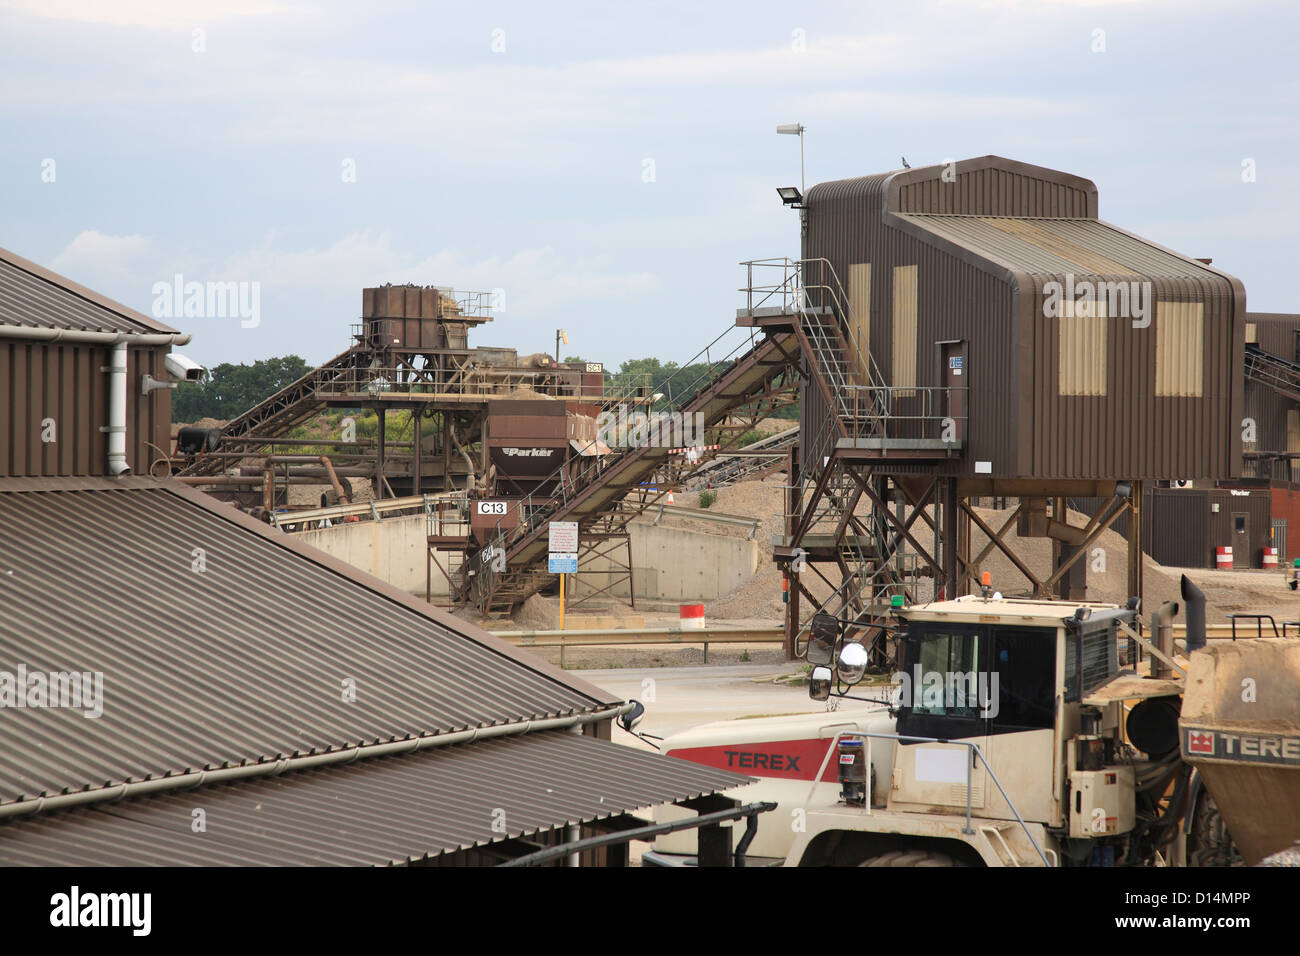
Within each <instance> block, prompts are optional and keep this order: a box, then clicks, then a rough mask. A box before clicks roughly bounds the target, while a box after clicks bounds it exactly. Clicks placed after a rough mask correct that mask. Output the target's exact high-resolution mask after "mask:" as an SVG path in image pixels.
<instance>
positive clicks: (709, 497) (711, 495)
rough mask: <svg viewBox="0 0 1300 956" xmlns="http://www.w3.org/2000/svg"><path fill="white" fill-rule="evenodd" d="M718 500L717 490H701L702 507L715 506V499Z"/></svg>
mask: <svg viewBox="0 0 1300 956" xmlns="http://www.w3.org/2000/svg"><path fill="white" fill-rule="evenodd" d="M717 500H718V493H717V492H716V491H701V492H700V507H701V508H711V507H713V503H714V502H715V501H717Z"/></svg>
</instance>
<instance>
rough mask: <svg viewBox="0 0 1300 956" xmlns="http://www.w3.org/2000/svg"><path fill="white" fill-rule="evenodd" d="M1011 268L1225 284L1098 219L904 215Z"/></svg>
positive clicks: (1199, 267) (1198, 265) (1199, 266)
mask: <svg viewBox="0 0 1300 956" xmlns="http://www.w3.org/2000/svg"><path fill="white" fill-rule="evenodd" d="M899 218H900V219H902V220H904V221H906V222H910V223H914V224H916V225H918V226H920V227H921V228H922V229H925V230H927V231H929V232H931V233H934V234H935V235H937V236H941V237H943V238H945V239H948V240H950V241H952V242H955V243H956V244H957V245H959V246H962V247H963V248H966V249H969V250H971V251H972V252H975V253H978V254H979V255H981V256H983V257H985V258H987V259H991V260H993V261H995V262H997V263H1000V264H1001V265H1003V266H1006V267H1007V268H1009V269H1015V270H1017V271H1020V272H1025V273H1028V274H1030V275H1036V276H1063V275H1066V274H1073V275H1075V276H1079V277H1082V276H1104V277H1107V278H1115V279H1123V278H1130V279H1159V278H1192V279H1200V280H1203V281H1208V282H1211V283H1214V284H1215V285H1218V284H1220V283H1221V282H1222V281H1223V277H1222V276H1221V275H1220V274H1219V273H1217V272H1214V271H1212V270H1210V269H1207V268H1205V266H1203V265H1202V264H1201V263H1199V262H1196V261H1195V260H1192V259H1187V258H1184V257H1182V256H1179V255H1175V254H1174V253H1172V252H1167V251H1165V250H1164V249H1161V248H1160V247H1159V246H1155V245H1153V244H1151V243H1149V242H1145V241H1143V240H1142V239H1139V238H1137V237H1136V236H1132V235H1129V234H1128V233H1126V232H1124V231H1123V230H1120V229H1116V228H1115V227H1114V226H1111V225H1109V224H1107V223H1104V222H1101V221H1099V220H1096V219H1021V218H1015V217H1004V216H932V215H900V216H899Z"/></svg>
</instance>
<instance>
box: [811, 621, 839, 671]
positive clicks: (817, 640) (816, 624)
mask: <svg viewBox="0 0 1300 956" xmlns="http://www.w3.org/2000/svg"><path fill="white" fill-rule="evenodd" d="M839 637H840V622H839V621H838V620H836V618H835V615H833V614H827V613H826V612H825V611H818V612H817V613H816V614H814V615H813V619H812V625H811V626H810V627H809V629H808V649H807V651H806V652H805V653H804V657H805V658H806V659H807V661H808V663H809V664H812V665H813V666H814V667H829V666H830V665H831V664H833V663H834V662H835V644H836V642H837V641H838V640H839Z"/></svg>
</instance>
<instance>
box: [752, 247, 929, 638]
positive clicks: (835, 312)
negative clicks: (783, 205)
mask: <svg viewBox="0 0 1300 956" xmlns="http://www.w3.org/2000/svg"><path fill="white" fill-rule="evenodd" d="M742 265H744V266H745V267H746V269H747V272H748V280H749V281H748V284H747V286H746V287H745V288H744V289H743V290H742V291H744V292H745V293H746V295H747V300H746V307H745V308H744V309H742V310H740V312H739V316H740V318H741V320H744V321H747V322H749V323H750V324H753V325H757V326H760V327H764V326H766V327H768V328H772V327H788V328H790V329H791V330H792V331H793V333H794V335H795V337H796V338H797V340H798V342H799V345H800V351H801V353H802V355H803V365H804V369H805V376H806V385H805V387H806V388H808V389H815V394H814V395H812V396H811V400H810V401H806V403H805V416H804V418H803V420H802V429H803V431H802V434H801V436H800V442H801V446H802V456H801V460H800V470H801V474H798V475H791V476H790V480H791V482H792V483H794V484H795V485H796V487H797V488H798V490H799V492H800V493H799V495H798V496H797V498H798V500H799V501H804V500H810V501H811V507H810V508H809V509H807V510H804V511H802V512H800V513H796V514H793V515H789V516H787V543H788V545H789V546H791V547H794V546H797V545H798V543H799V542H800V541H802V540H803V538H804V536H805V535H807V534H809V533H810V532H813V531H814V529H815V530H816V531H817V532H819V533H825V532H827V531H831V532H833V533H834V535H835V537H836V541H837V545H836V550H835V560H836V563H837V564H838V565H839V566H840V571H841V583H840V585H839V587H838V588H836V589H835V590H834V591H833V592H832V593H831V595H830V596H829V597H827V598H826V600H825V601H823V602H821V603H820V605H819V606H818V607H816V608H814V613H815V612H817V611H822V610H827V611H830V612H831V613H835V614H837V616H846V615H847V616H850V617H852V618H853V619H854V620H859V621H862V622H863V624H864V625H866V626H868V627H870V626H871V624H872V623H873V621H874V610H873V609H874V608H875V607H877V606H878V603H877V602H883V603H886V604H887V603H888V598H889V597H890V596H892V595H894V594H902V595H904V597H905V598H906V599H907V600H909V601H911V600H914V599H915V598H916V596H917V593H918V591H919V584H920V581H919V576H918V571H919V569H918V566H917V563H916V561H915V559H914V556H909V555H907V554H906V553H905V552H903V550H902V545H903V541H902V536H901V535H898V534H896V533H894V531H893V529H892V526H891V524H890V522H889V520H888V517H887V516H886V515H884V514H882V513H880V511H879V510H878V508H876V507H870V508H867V509H865V512H864V513H859V508H858V504H859V502H860V501H862V500H863V496H862V493H861V487H860V485H859V481H862V482H864V483H869V482H871V481H872V475H871V469H870V466H860V467H859V469H858V470H857V474H856V477H855V475H853V474H850V473H849V472H848V471H847V470H846V469H844V468H842V467H841V466H840V462H839V461H838V460H837V456H836V451H837V449H841V448H857V447H859V446H860V445H861V444H862V443H863V442H862V440H864V439H867V440H871V441H874V442H875V443H876V444H877V446H878V447H882V448H883V447H887V444H888V441H889V440H890V439H891V438H894V437H901V436H898V435H896V434H893V433H894V432H895V431H896V430H897V425H898V423H897V422H896V420H895V419H894V418H893V416H892V412H893V409H894V407H895V403H896V393H899V395H898V397H902V396H909V395H915V394H916V393H918V392H923V391H924V389H894V388H891V387H889V386H887V385H885V384H884V379H883V377H882V376H881V374H880V370H879V368H878V367H877V366H876V363H875V360H874V358H873V356H872V355H871V353H870V351H869V350H868V349H865V348H863V347H861V345H860V343H859V342H858V340H857V335H856V330H857V322H856V320H855V317H854V315H853V313H852V310H851V308H850V306H849V300H848V296H847V295H846V294H845V292H844V288H843V286H842V285H841V283H840V281H839V278H838V276H837V275H836V274H835V270H834V268H833V267H832V266H831V264H830V262H828V261H827V260H825V259H810V260H790V259H760V260H753V261H750V262H746V263H742ZM926 397H927V398H928V396H926ZM810 411H811V414H809V412H810ZM819 411H822V412H824V414H819ZM810 492H811V494H810ZM868 500H869V499H868ZM868 542H869V543H868ZM909 558H910V559H911V560H909ZM806 631H807V626H806V625H805V626H804V627H803V628H801V629H800V630H799V632H798V634H797V635H796V643H797V641H798V639H799V637H801V636H802V635H803V634H805V633H806Z"/></svg>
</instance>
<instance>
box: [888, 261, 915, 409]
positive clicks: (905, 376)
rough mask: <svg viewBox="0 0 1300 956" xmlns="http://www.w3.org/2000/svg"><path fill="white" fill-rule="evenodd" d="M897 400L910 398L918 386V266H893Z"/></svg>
mask: <svg viewBox="0 0 1300 956" xmlns="http://www.w3.org/2000/svg"><path fill="white" fill-rule="evenodd" d="M893 371H894V379H893V384H894V388H895V389H896V391H895V392H894V397H895V398H910V397H911V396H913V395H915V394H916V392H915V390H914V389H915V387H916V266H895V267H894V369H893Z"/></svg>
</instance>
